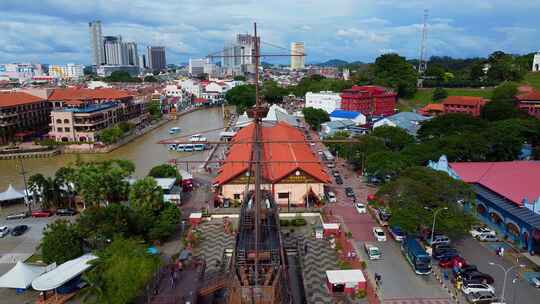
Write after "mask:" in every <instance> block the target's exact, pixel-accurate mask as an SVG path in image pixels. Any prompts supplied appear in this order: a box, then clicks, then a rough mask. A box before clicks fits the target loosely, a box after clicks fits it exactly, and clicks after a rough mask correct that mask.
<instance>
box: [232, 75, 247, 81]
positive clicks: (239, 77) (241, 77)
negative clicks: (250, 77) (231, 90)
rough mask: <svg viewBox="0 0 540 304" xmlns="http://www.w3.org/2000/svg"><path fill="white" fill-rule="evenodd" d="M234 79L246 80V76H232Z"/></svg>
mask: <svg viewBox="0 0 540 304" xmlns="http://www.w3.org/2000/svg"><path fill="white" fill-rule="evenodd" d="M233 79H234V80H236V81H246V76H242V75H238V76H234V78H233Z"/></svg>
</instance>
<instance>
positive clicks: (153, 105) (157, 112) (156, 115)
mask: <svg viewBox="0 0 540 304" xmlns="http://www.w3.org/2000/svg"><path fill="white" fill-rule="evenodd" d="M148 113H150V116H152V119H160V118H161V116H163V113H162V112H161V105H160V104H159V102H158V101H151V102H149V103H148Z"/></svg>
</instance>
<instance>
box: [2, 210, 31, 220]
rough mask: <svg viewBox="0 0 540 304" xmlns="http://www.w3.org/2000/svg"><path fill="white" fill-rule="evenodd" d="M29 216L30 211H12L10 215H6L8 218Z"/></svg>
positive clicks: (14, 218)
mask: <svg viewBox="0 0 540 304" xmlns="http://www.w3.org/2000/svg"><path fill="white" fill-rule="evenodd" d="M27 217H28V212H26V211H25V212H18V213H12V214H10V215H8V216H6V220H16V219H23V218H27Z"/></svg>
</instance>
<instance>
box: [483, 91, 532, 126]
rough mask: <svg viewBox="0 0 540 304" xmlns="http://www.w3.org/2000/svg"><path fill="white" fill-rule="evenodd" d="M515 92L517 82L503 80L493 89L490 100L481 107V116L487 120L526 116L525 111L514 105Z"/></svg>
mask: <svg viewBox="0 0 540 304" xmlns="http://www.w3.org/2000/svg"><path fill="white" fill-rule="evenodd" d="M517 93H518V84H517V83H514V82H505V83H503V84H501V85H499V86H498V87H496V88H495V90H493V96H492V98H491V102H488V103H487V104H486V105H485V106H484V107H483V108H482V112H481V117H482V118H483V119H485V120H488V121H497V120H504V119H511V118H525V117H527V114H526V113H524V112H522V111H521V110H519V109H518V108H517V107H516V104H515V96H516V94H517Z"/></svg>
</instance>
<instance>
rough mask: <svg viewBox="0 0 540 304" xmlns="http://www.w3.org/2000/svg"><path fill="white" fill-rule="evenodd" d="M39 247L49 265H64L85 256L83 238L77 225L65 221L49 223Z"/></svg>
mask: <svg viewBox="0 0 540 304" xmlns="http://www.w3.org/2000/svg"><path fill="white" fill-rule="evenodd" d="M39 246H40V249H41V254H42V257H43V261H44V262H45V263H47V264H50V263H53V262H55V263H57V264H62V263H64V262H66V261H69V260H71V259H74V258H77V257H79V256H81V255H82V254H83V246H82V238H81V236H80V235H79V233H78V231H77V229H76V227H75V225H72V224H71V223H69V222H68V221H65V220H57V221H54V222H52V223H49V224H48V225H47V227H46V228H45V230H44V231H43V238H42V239H41V243H40V245H39Z"/></svg>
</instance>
